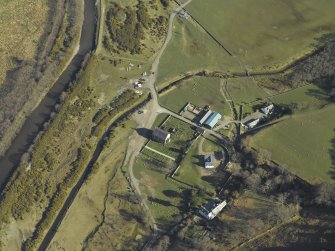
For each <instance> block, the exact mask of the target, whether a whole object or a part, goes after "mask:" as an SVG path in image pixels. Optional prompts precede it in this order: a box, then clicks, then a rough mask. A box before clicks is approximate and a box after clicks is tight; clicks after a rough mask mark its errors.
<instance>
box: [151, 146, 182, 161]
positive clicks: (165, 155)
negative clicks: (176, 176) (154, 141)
mask: <svg viewBox="0 0 335 251" xmlns="http://www.w3.org/2000/svg"><path fill="white" fill-rule="evenodd" d="M144 148H145V149H148V150H150V151H152V152H154V153H157V154H159V155H162V156H163V157H165V158H168V159H171V160H176V159H175V158H173V157H171V156H169V155H167V154H164V153H161V152H160V151H157V150H155V149H153V148H151V147H149V146H147V145H145V146H144Z"/></svg>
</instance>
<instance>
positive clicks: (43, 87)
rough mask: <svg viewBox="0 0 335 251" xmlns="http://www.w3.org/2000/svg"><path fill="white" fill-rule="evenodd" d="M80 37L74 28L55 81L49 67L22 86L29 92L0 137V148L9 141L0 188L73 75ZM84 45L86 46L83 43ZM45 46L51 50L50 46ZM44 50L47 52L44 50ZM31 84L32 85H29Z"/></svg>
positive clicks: (0, 162)
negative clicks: (37, 78) (35, 81)
mask: <svg viewBox="0 0 335 251" xmlns="http://www.w3.org/2000/svg"><path fill="white" fill-rule="evenodd" d="M83 3H84V2H83V1H82V4H81V5H80V4H79V2H77V4H78V6H81V8H80V9H81V12H82V14H79V13H78V17H77V18H78V20H77V21H78V22H79V23H80V22H81V24H80V25H79V26H77V27H79V30H81V27H82V22H83V19H84V15H83V11H84V4H83ZM80 20H81V21H80ZM85 29H86V28H85ZM88 33H89V32H88ZM86 36H87V35H86ZM80 37H81V31H79V32H77V33H76V36H75V37H74V38H73V41H74V43H73V45H71V46H70V47H69V48H68V53H69V54H67V55H65V56H64V57H63V58H62V62H63V63H61V65H63V67H57V71H59V73H58V74H56V76H58V79H57V81H55V82H51V81H50V79H55V77H54V76H53V74H54V73H53V71H55V70H56V69H54V68H53V67H50V68H49V69H47V70H46V71H45V72H44V75H43V76H42V77H41V79H40V81H39V84H40V85H38V86H36V87H34V91H33V92H31V93H30V91H27V90H26V92H27V93H26V95H27V94H28V95H29V100H27V102H26V103H25V105H24V107H23V108H22V109H21V110H20V111H18V112H17V114H16V116H15V120H14V121H13V123H12V128H11V131H10V132H9V131H7V132H6V138H5V139H2V140H1V146H2V147H3V149H5V145H9V142H11V144H10V147H9V148H7V151H6V152H5V154H4V156H3V157H2V158H1V160H0V167H1V175H0V188H1V190H2V189H3V188H4V186H5V183H6V181H7V180H8V178H9V177H10V176H11V174H12V173H13V172H14V170H15V167H16V166H18V165H19V163H20V160H21V156H22V155H23V154H24V153H26V152H27V151H29V147H30V146H31V144H32V143H33V142H34V140H35V137H36V136H37V135H38V133H39V132H40V131H41V130H42V129H43V124H44V123H45V122H46V121H47V120H48V119H49V118H50V114H51V113H52V112H53V111H54V109H55V108H54V107H55V105H56V104H57V103H58V102H59V96H60V94H61V93H62V92H63V91H64V90H65V89H66V88H67V86H68V85H69V83H70V81H71V80H73V78H74V77H75V73H76V72H77V71H78V70H79V69H80V68H81V62H82V60H83V59H84V57H85V54H86V53H87V52H89V50H88V48H83V46H81V47H79V45H78V43H79V42H80ZM86 39H87V37H86ZM86 39H83V42H84V43H87V40H86ZM49 42H50V41H49ZM85 47H87V46H86V45H85ZM89 47H90V46H89ZM49 50H51V47H50V48H49ZM44 53H46V54H48V53H47V52H44ZM75 55H76V56H75ZM50 87H51V89H50ZM31 88H33V87H32V86H31ZM19 93H20V92H19ZM47 93H48V95H47ZM23 98H24V97H23ZM15 135H16V136H15ZM14 136H15V137H14Z"/></svg>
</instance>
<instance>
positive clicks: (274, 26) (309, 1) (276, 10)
mask: <svg viewBox="0 0 335 251" xmlns="http://www.w3.org/2000/svg"><path fill="white" fill-rule="evenodd" d="M186 8H187V10H188V11H189V12H190V13H191V14H192V15H193V16H195V17H196V18H197V19H198V20H199V21H200V22H201V23H202V24H203V25H204V26H205V27H206V28H207V29H208V30H210V32H212V33H213V34H214V35H215V36H216V37H217V39H219V40H220V41H221V42H222V43H223V44H224V45H225V46H226V47H227V48H228V49H229V50H231V51H232V53H233V54H235V55H237V56H238V58H239V59H240V60H241V61H242V63H243V64H246V65H247V66H248V67H251V68H258V69H259V68H263V69H268V68H270V66H276V65H277V66H280V65H283V64H285V63H286V62H289V61H290V60H291V59H293V58H294V57H296V58H299V56H301V55H303V54H305V53H306V52H308V51H310V50H311V48H312V45H313V44H315V43H317V41H316V40H315V39H316V38H319V37H320V36H321V35H322V34H326V33H329V32H333V31H334V30H335V26H334V24H335V20H334V17H333V15H334V14H333V13H334V8H335V2H334V1H328V0H321V1H319V0H297V1H287V0H255V1H249V0H241V1H233V0H208V1H202V0H194V1H193V2H192V3H190V4H189V5H188V6H187V7H186Z"/></svg>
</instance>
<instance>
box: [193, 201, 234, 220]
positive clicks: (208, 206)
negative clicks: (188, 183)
mask: <svg viewBox="0 0 335 251" xmlns="http://www.w3.org/2000/svg"><path fill="white" fill-rule="evenodd" d="M226 205H227V202H226V201H222V202H220V203H216V202H215V201H213V200H210V201H208V202H207V203H205V204H203V205H202V206H201V207H200V208H199V209H198V213H199V214H200V215H201V216H202V217H204V218H205V219H206V220H212V219H214V218H215V217H216V216H217V215H218V214H219V213H220V212H221V211H222V209H223V208H224V207H225V206H226Z"/></svg>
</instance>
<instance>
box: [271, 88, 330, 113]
mask: <svg viewBox="0 0 335 251" xmlns="http://www.w3.org/2000/svg"><path fill="white" fill-rule="evenodd" d="M326 99H327V96H326V93H325V92H324V91H323V90H322V89H320V88H319V87H318V86H316V85H314V84H310V85H305V86H303V87H300V88H298V89H295V90H292V91H289V92H287V93H283V94H279V95H276V96H274V97H272V98H271V100H272V101H273V102H274V103H277V104H279V105H280V104H284V105H292V104H300V105H302V106H303V107H304V109H313V108H314V109H315V108H320V107H322V106H324V105H326V104H327V103H328V102H327V100H326Z"/></svg>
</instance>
